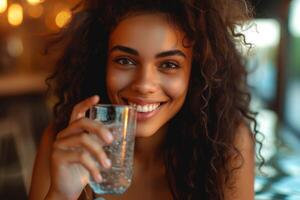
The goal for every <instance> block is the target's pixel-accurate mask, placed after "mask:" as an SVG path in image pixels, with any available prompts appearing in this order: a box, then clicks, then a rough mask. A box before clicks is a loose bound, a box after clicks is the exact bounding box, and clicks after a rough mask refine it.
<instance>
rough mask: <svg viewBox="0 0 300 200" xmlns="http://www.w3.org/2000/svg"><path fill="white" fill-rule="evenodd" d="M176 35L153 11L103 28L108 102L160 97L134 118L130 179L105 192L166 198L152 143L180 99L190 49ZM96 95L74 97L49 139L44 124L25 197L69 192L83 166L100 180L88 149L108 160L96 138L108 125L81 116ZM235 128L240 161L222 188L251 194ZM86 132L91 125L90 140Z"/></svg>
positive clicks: (247, 146) (247, 148)
mask: <svg viewBox="0 0 300 200" xmlns="http://www.w3.org/2000/svg"><path fill="white" fill-rule="evenodd" d="M183 39H184V33H183V32H181V31H180V30H178V29H176V28H175V27H174V26H172V25H171V24H169V23H168V22H167V21H166V18H165V16H164V15H161V14H141V15H136V16H130V17H128V18H126V19H124V20H122V21H121V22H120V23H119V24H118V25H117V27H116V28H115V29H114V30H113V32H112V33H111V35H110V39H109V49H108V51H109V54H108V58H107V61H108V62H107V63H108V64H107V78H106V84H107V91H108V96H109V98H110V101H111V103H115V104H128V101H130V102H134V103H136V104H142V105H143V104H149V103H157V102H159V103H163V104H161V106H160V107H159V108H158V110H157V111H156V113H155V115H154V116H153V117H150V118H146V119H142V120H141V119H140V120H139V121H138V124H137V132H136V145H135V156H134V175H133V180H132V184H131V187H130V188H129V189H128V190H127V191H126V192H125V193H124V194H122V195H120V196H112V195H105V198H106V199H107V200H109V199H122V200H127V199H131V200H135V199H149V200H150V199H164V200H167V199H172V197H171V193H170V188H169V187H168V184H167V179H166V176H165V166H164V164H163V160H162V157H161V153H160V152H161V151H160V149H161V147H162V143H163V141H164V138H165V134H166V130H167V128H168V121H169V120H170V119H172V117H173V116H174V115H175V114H176V113H177V112H178V111H179V110H180V108H181V107H182V105H183V103H184V101H185V97H186V94H187V90H188V83H189V78H190V71H191V62H192V49H191V48H186V47H184V46H183V44H182V41H183ZM124 47H126V48H124ZM174 50H175V51H174ZM165 52H168V53H165ZM170 52H171V53H170ZM174 64H175V65H174ZM178 66H179V67H178ZM99 102H100V103H101V100H99V97H97V96H94V97H90V98H88V99H86V100H84V101H83V102H80V103H79V104H77V105H76V106H75V107H74V109H73V112H72V115H71V118H70V123H69V126H68V127H66V128H65V129H63V130H62V131H60V132H59V133H58V135H57V137H56V139H55V133H54V132H53V131H52V129H51V127H49V128H48V129H47V130H46V132H45V134H44V135H43V138H42V141H41V145H40V148H39V151H38V154H37V158H36V162H35V167H34V173H33V178H32V186H31V191H30V199H31V200H40V199H56V200H59V199H64V200H68V199H70V200H71V199H72V200H73V199H77V198H78V197H79V195H80V193H81V192H82V190H83V188H84V187H85V186H86V184H87V183H88V180H87V178H86V177H87V175H88V173H90V174H91V175H92V176H93V177H94V179H95V180H98V181H101V172H100V174H99V171H98V169H97V167H96V165H95V162H94V161H93V160H92V159H91V156H95V157H96V159H97V161H98V162H99V163H100V164H102V165H103V166H106V167H107V168H109V167H110V165H109V160H107V156H106V155H105V153H104V152H103V149H102V146H101V145H100V143H101V142H100V140H101V141H103V142H105V143H107V144H109V143H111V142H112V141H111V139H110V137H109V136H110V133H109V131H108V130H107V129H105V127H103V126H101V125H99V124H98V123H95V122H94V121H92V120H89V119H87V118H85V113H86V112H87V111H88V109H89V108H90V107H91V106H92V105H95V104H97V103H99ZM239 131H240V134H239V135H240V136H241V137H240V138H243V139H239V140H237V147H241V152H242V155H243V157H244V159H245V165H243V167H242V168H241V169H240V170H239V171H238V172H237V173H236V177H237V178H236V186H238V187H237V188H236V190H235V192H234V193H232V192H231V191H229V190H228V191H227V190H226V191H225V192H226V199H228V200H229V199H230V200H235V199H236V200H237V199H244V200H250V199H254V197H253V177H254V176H253V169H254V167H253V151H252V145H251V144H252V143H251V142H250V140H249V138H248V137H247V136H249V133H248V132H247V129H243V128H241V129H240V130H239ZM87 132H93V133H96V134H97V136H98V141H97V140H94V139H92V138H91V137H90V136H89V134H87ZM70 148H72V149H74V148H75V149H80V150H81V151H74V150H70ZM78 164H79V166H80V167H78ZM233 164H234V163H233ZM244 166H245V167H244ZM74 174H75V175H74ZM239 174H243V177H244V178H243V179H241V178H240V175H239ZM41 177H43V178H41Z"/></svg>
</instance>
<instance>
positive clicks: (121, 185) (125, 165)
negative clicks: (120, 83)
mask: <svg viewBox="0 0 300 200" xmlns="http://www.w3.org/2000/svg"><path fill="white" fill-rule="evenodd" d="M89 117H90V119H93V120H95V121H98V122H99V123H101V124H103V125H104V126H106V127H107V128H108V129H109V130H110V131H111V133H112V135H113V137H114V141H113V142H112V143H111V144H110V145H104V144H103V149H104V151H105V153H106V154H107V156H108V158H109V159H110V160H111V163H112V164H111V168H109V169H105V168H104V167H102V166H101V165H100V164H99V165H98V167H99V170H100V173H101V176H102V178H103V181H102V182H101V183H97V182H95V181H94V179H93V178H92V177H90V181H89V185H90V187H91V188H92V190H93V191H94V192H95V193H97V194H122V193H124V192H125V191H126V190H127V189H128V187H129V186H130V183H131V180H132V174H133V154H134V141H135V129H136V111H135V109H134V108H133V107H131V106H128V105H110V104H98V105H95V106H93V107H92V108H91V109H90V113H89ZM100 199H102V200H103V199H104V198H101V197H100V198H97V200H100Z"/></svg>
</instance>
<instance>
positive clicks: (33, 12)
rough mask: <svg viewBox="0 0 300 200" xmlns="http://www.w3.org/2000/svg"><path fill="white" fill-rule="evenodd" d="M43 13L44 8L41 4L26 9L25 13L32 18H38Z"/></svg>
mask: <svg viewBox="0 0 300 200" xmlns="http://www.w3.org/2000/svg"><path fill="white" fill-rule="evenodd" d="M43 12H44V7H43V6H42V5H41V4H37V5H34V6H31V5H29V6H28V7H27V13H28V15H29V16H30V17H32V18H39V17H40V16H42V14H43Z"/></svg>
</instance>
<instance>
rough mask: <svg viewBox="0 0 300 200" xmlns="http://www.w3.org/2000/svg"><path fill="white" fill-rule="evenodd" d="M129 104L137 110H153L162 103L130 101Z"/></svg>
mask: <svg viewBox="0 0 300 200" xmlns="http://www.w3.org/2000/svg"><path fill="white" fill-rule="evenodd" d="M129 105H131V106H132V107H134V109H135V110H136V111H137V112H152V111H154V110H156V109H157V108H158V107H159V105H160V103H156V104H147V105H137V104H135V103H132V102H129Z"/></svg>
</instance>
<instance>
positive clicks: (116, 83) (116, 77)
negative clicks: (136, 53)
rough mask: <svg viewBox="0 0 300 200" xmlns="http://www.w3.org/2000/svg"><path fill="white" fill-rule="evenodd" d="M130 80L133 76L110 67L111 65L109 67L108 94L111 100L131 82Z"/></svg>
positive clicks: (107, 78)
mask: <svg viewBox="0 0 300 200" xmlns="http://www.w3.org/2000/svg"><path fill="white" fill-rule="evenodd" d="M130 80H131V78H130V76H129V75H128V74H126V73H124V72H121V71H119V70H114V69H110V67H108V70H107V77H106V86H107V92H108V96H109V98H110V100H111V101H112V99H113V97H115V96H117V94H118V93H119V92H120V91H122V90H123V89H124V88H126V86H128V85H129V84H130Z"/></svg>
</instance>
